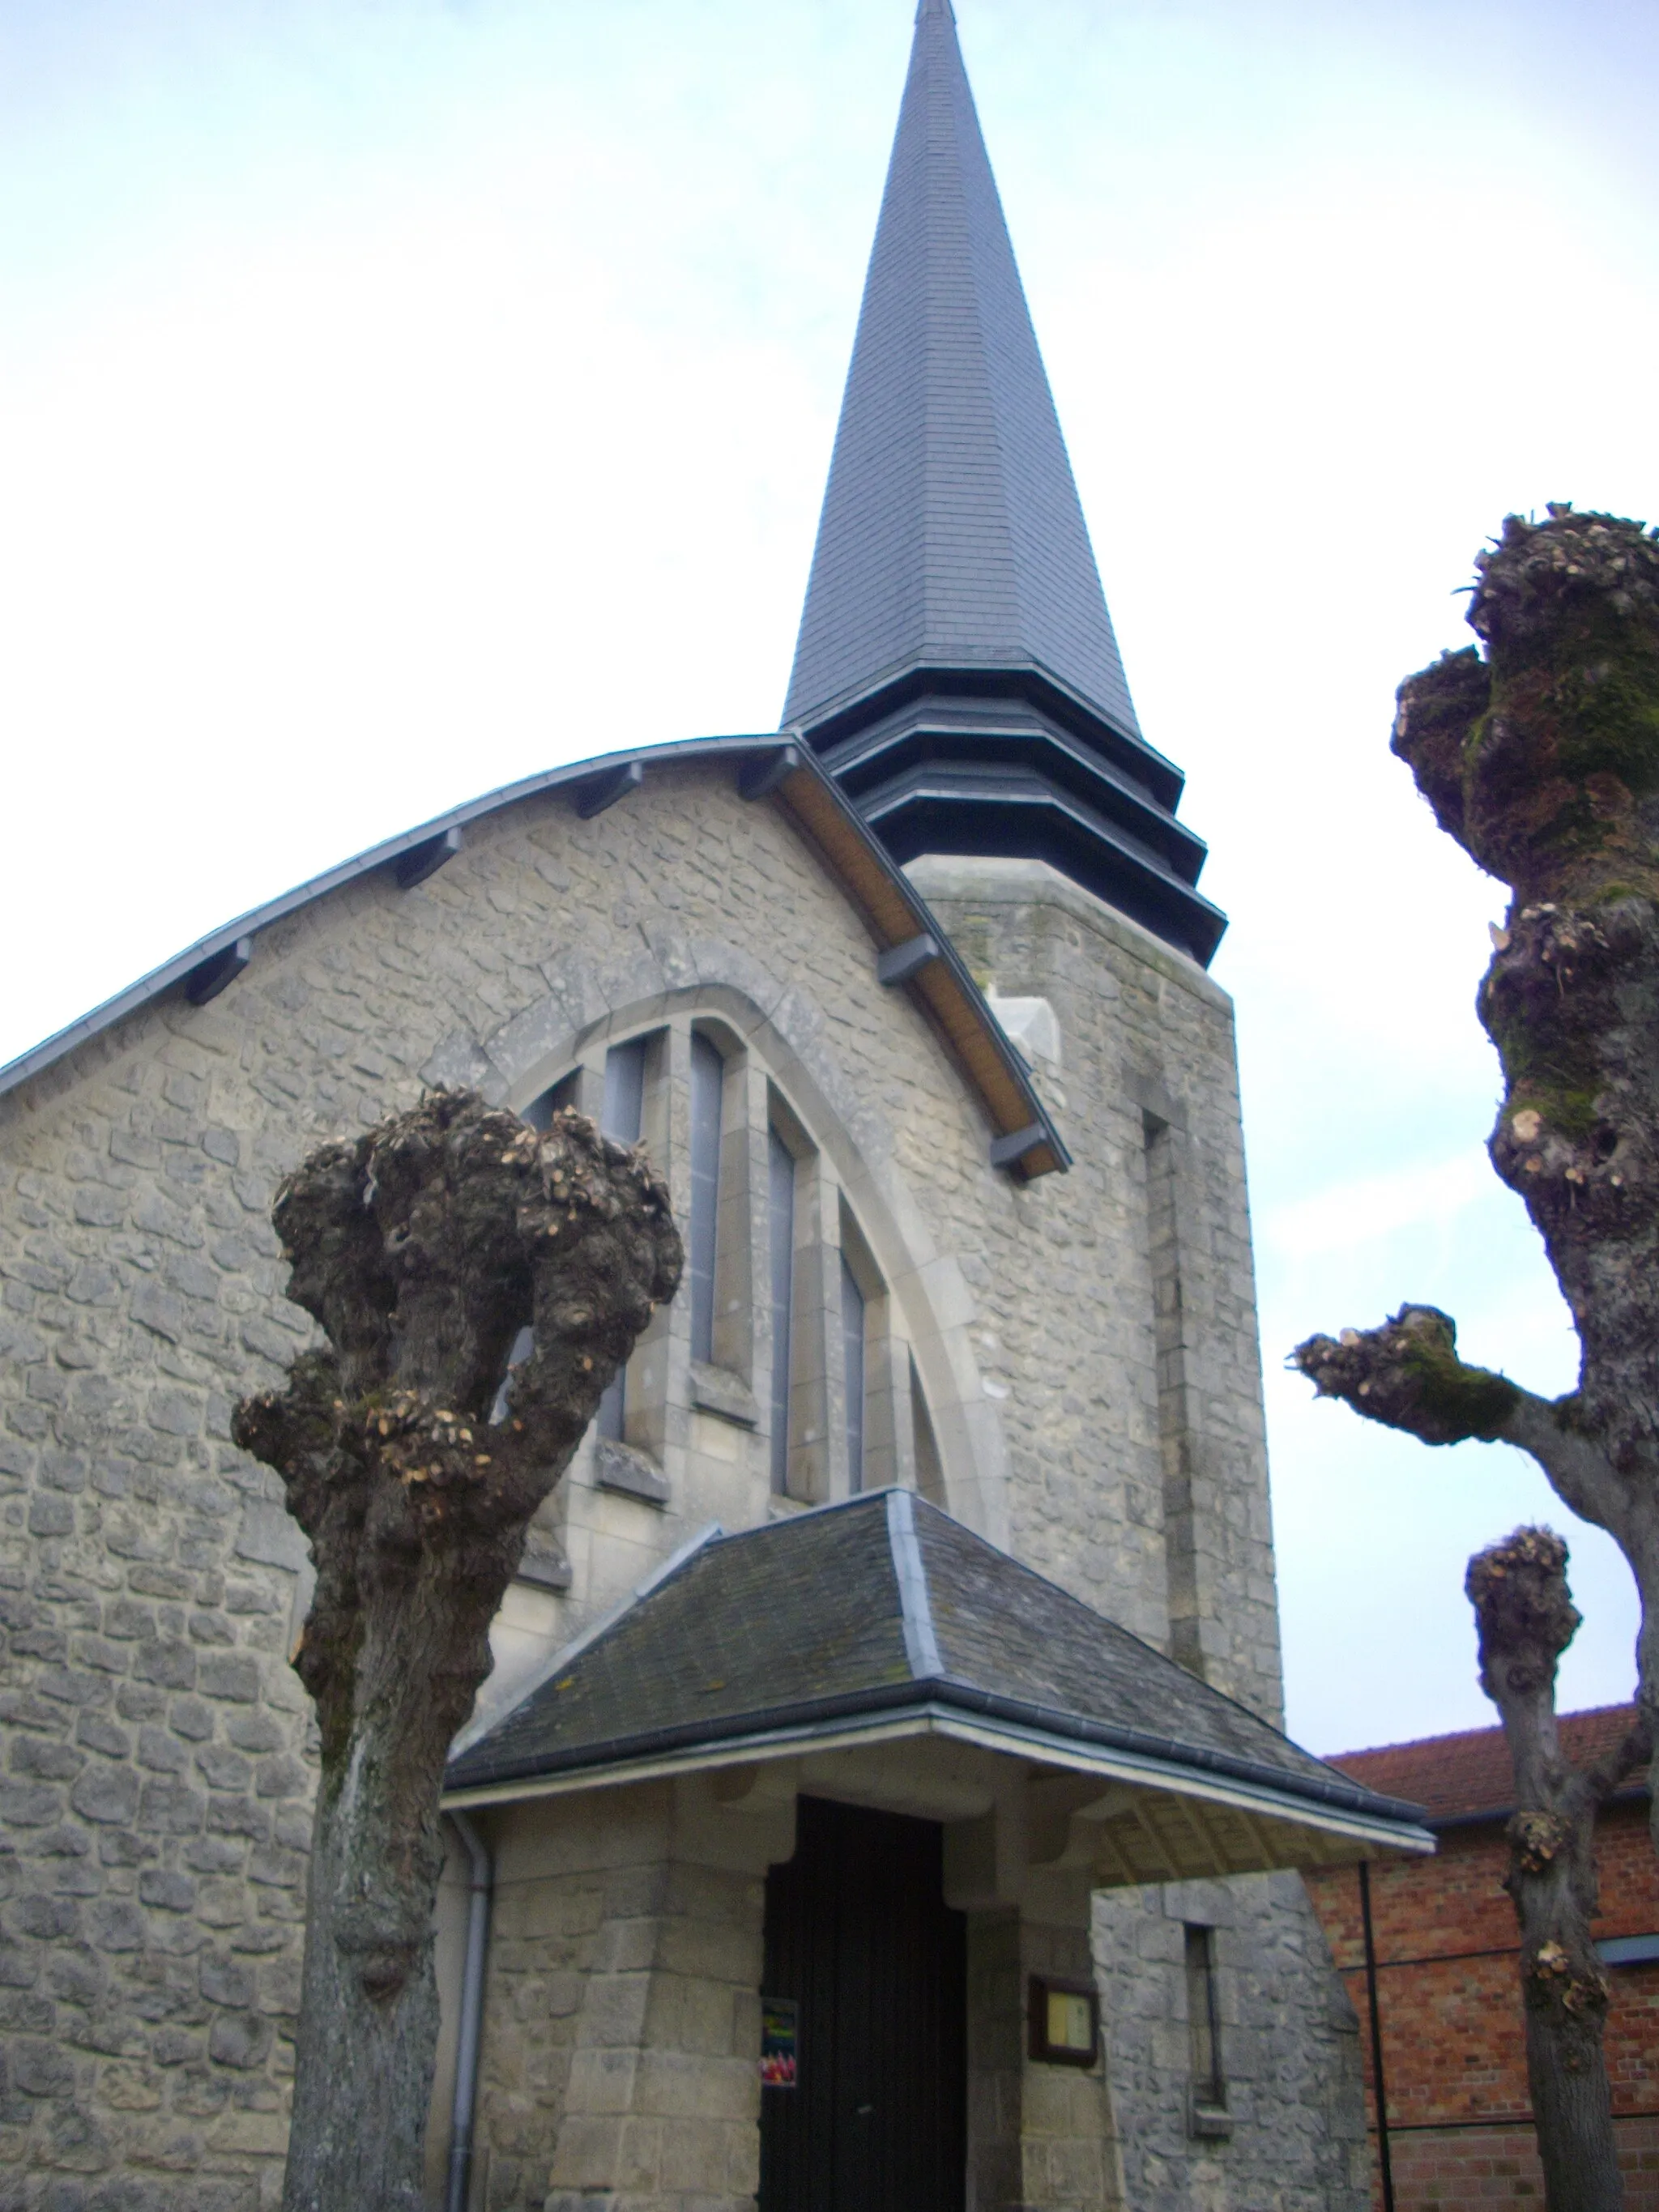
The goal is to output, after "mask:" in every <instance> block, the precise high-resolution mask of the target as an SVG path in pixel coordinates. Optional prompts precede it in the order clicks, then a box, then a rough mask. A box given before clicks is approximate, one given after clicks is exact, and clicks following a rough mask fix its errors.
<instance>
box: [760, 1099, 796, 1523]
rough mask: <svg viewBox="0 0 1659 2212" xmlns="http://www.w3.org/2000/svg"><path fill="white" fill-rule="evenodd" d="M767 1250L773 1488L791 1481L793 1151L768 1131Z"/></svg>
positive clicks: (782, 1490) (779, 1492) (779, 1493)
mask: <svg viewBox="0 0 1659 2212" xmlns="http://www.w3.org/2000/svg"><path fill="white" fill-rule="evenodd" d="M767 1203H768V1209H769V1211H768V1219H767V1256H768V1273H769V1277H770V1285H769V1287H770V1293H771V1301H772V1488H773V1490H774V1492H775V1494H776V1495H777V1496H778V1497H780V1498H781V1497H782V1496H783V1495H784V1493H785V1492H787V1489H788V1487H789V1358H790V1345H789V1319H790V1308H791V1305H792V1304H793V1297H794V1281H795V1156H794V1154H793V1152H791V1151H790V1149H789V1147H788V1146H787V1145H786V1144H785V1143H784V1141H783V1139H782V1138H781V1136H779V1134H778V1133H777V1131H776V1130H775V1129H772V1130H769V1132H768V1135H767Z"/></svg>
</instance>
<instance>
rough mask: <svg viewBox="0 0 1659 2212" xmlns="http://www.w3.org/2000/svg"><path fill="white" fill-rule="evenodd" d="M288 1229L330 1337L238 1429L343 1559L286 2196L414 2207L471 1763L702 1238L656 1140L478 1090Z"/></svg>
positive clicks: (412, 2211) (332, 1622) (341, 1171)
mask: <svg viewBox="0 0 1659 2212" xmlns="http://www.w3.org/2000/svg"><path fill="white" fill-rule="evenodd" d="M272 1218H273V1219H274V1221H275V1223H276V1231H277V1235H278V1236H279V1237H280V1238H281V1240H282V1243H283V1251H284V1252H285V1254H286V1255H287V1256H288V1258H289V1261H291V1263H292V1271H293V1272H292V1277H291V1279H290V1282H289V1292H288V1295H289V1297H291V1298H292V1299H294V1300H295V1303H296V1304H299V1305H301V1306H303V1307H304V1308H305V1310H306V1311H307V1313H309V1314H311V1315H312V1316H313V1317H314V1318H315V1319H316V1320H317V1321H318V1322H320V1323H321V1325H322V1327H323V1328H324V1330H325V1333H326V1335H327V1337H328V1349H327V1350H325V1351H319V1352H307V1353H305V1354H304V1355H302V1356H301V1358H298V1359H296V1360H295V1362H294V1364H293V1366H292V1368H291V1369H290V1370H289V1383H288V1387H287V1389H284V1390H283V1391H280V1392H270V1393H267V1394H264V1395H260V1396H258V1397H255V1398H250V1399H248V1400H246V1401H244V1403H243V1404H242V1405H241V1406H240V1407H238V1409H237V1413H236V1417H235V1422H234V1434H235V1437H236V1441H237V1443H239V1444H240V1445H241V1446H242V1448H243V1449H244V1450H246V1451H248V1452H251V1453H252V1455H254V1456H255V1457H256V1458H258V1459H261V1460H263V1461H264V1462H266V1464H267V1465H269V1466H270V1467H273V1468H276V1471H277V1473H278V1474H280V1475H281V1476H282V1478H283V1485H284V1487H285V1490H286V1492H287V1501H288V1507H289V1512H290V1513H292V1514H293V1516H294V1517H295V1520H296V1521H298V1522H299V1523H300V1525H301V1528H303V1529H304V1530H305V1532H306V1534H307V1536H309V1537H310V1539H311V1543H312V1551H313V1557H314V1559H315V1560H316V1563H317V1592H316V1597H315V1600H314V1601H313V1606H312V1609H311V1613H310V1616H309V1618H308V1619H307V1622H306V1626H305V1631H304V1634H303V1636H302V1638H301V1643H300V1647H299V1650H298V1653H297V1656H296V1657H295V1666H296V1668H297V1669H298V1671H299V1674H300V1676H301V1680H303V1681H304V1683H305V1685H306V1687H307V1690H309V1692H311V1695H312V1697H313V1699H314V1700H315V1701H316V1706H317V1716H318V1720H319V1726H320V1729H321V1735H322V1776H321V1782H320V1787H319V1794H318V1801H317V1818H316V1826H315V1830H314V1834H313V1850H312V1862H311V1875H310V1910H309V1917H308V1920H307V1935H306V1960H305V1974H304V1981H303V1984H302V1990H301V2008H300V2027H299V2048H298V2063H297V2069H296V2074H295V2092H294V2115H293V2123H292V2128H291V2132H290V2139H289V2160H288V2169H287V2176H286V2183H285V2191H284V2196H283V2205H284V2212H394V2208H395V2212H416V2208H417V2207H418V2206H419V2205H420V2203H421V2202H422V2188H421V2183H422V2143H423V2138H424V2134H425V2127H426V2112H427V2104H428V2099H429V2097H430V2094H431V2085H432V2074H433V2066H434V2063H435V2053H436V2047H437V2032H438V2005H437V1992H436V1988H435V1983H434V1979H433V1970H432V1911H433V1904H434V1900H435V1894H436V1889H437V1882H438V1875H439V1871H440V1869H441V1864H442V1857H443V1854H442V1847H441V1843H440V1840H439V1834H438V1802H439V1795H440V1791H441V1787H442V1781H443V1770H444V1762H445V1759H446V1756H447V1752H448V1748H449V1745H450V1742H451V1741H452V1739H453V1736H454V1735H455V1732H456V1730H457V1729H459V1727H460V1726H461V1724H462V1723H463V1722H464V1721H465V1719H466V1717H467V1716H468V1714H469V1713H470V1712H471V1709H472V1702H473V1699H474V1696H475V1694H476V1693H477V1688H478V1685H479V1684H480V1683H481V1682H482V1681H483V1679H484V1677H485V1675H486V1674H488V1673H489V1666H490V1658H489V1624H490V1621H491V1620H492V1619H493V1618H494V1615H495V1610H496V1607H498V1605H499V1604H500V1602H501V1597H502V1595H503V1593H504V1592H505V1590H506V1589H507V1584H508V1583H509V1582H510V1581H511V1579H512V1577H513V1571H514V1569H515V1568H516V1567H517V1565H518V1563H519V1559H520V1555H521V1553H522V1552H523V1549H524V1541H525V1534H526V1528H527V1527H528V1525H529V1522H530V1518H531V1516H532V1514H533V1513H534V1511H535V1510H536V1508H537V1507H538V1505H539V1504H541V1502H542V1501H543V1499H544V1498H546V1496H547V1495H548V1493H549V1492H550V1490H551V1489H552V1487H553V1486H554V1484H555V1483H556V1481H557V1480H558V1478H559V1476H560V1475H561V1474H562V1473H563V1471H564V1468H565V1467H566V1466H567V1465H568V1462H569V1459H570V1456H571V1454H572V1453H573V1452H574V1449H575V1447H576V1445H577V1443H578V1442H579V1441H580V1437H581V1436H582V1433H583V1431H585V1430H586V1427H587V1425H588V1423H589V1422H590V1421H591V1420H592V1418H593V1414H594V1413H595V1411H596V1410H597V1408H598V1406H599V1395H600V1393H601V1392H602V1391H603V1389H605V1384H606V1383H608V1382H609V1380H610V1378H611V1375H612V1374H613V1372H614V1371H615V1370H616V1368H617V1365H618V1364H619V1363H620V1362H621V1361H622V1360H623V1359H624V1358H626V1357H627V1354H628V1352H629V1350H630V1349H631V1347H632V1346H633V1344H634V1342H635V1339H636V1338H637V1337H638V1335H639V1334H640V1332H641V1329H643V1328H644V1327H645V1325H646V1322H647V1320H648V1318H649V1316H650V1314H651V1310H652V1307H653V1304H655V1303H658V1302H659V1301H661V1300H663V1299H665V1298H668V1297H672V1295H673V1293H674V1290H675V1288H676V1286H677V1285H678V1279H679V1273H680V1265H681V1255H680V1243H679V1237H678V1234H677V1232H676V1231H675V1228H674V1225H673V1221H672V1218H671V1215H670V1212H669V1207H668V1200H667V1194H666V1193H665V1191H664V1189H663V1188H662V1186H661V1185H660V1184H659V1182H656V1181H655V1180H654V1179H653V1176H652V1175H651V1172H650V1169H649V1167H648V1165H647V1162H646V1159H645V1157H644V1155H643V1154H642V1153H641V1152H628V1151H625V1150H624V1149H623V1147H621V1146H617V1145H614V1144H612V1143H611V1142H610V1141H609V1140H608V1139H605V1138H603V1137H601V1136H600V1135H599V1132H598V1131H597V1130H596V1129H595V1128H594V1127H593V1126H592V1123H591V1122H588V1121H583V1120H581V1119H580V1117H578V1116H577V1115H574V1114H562V1115H557V1116H556V1118H555V1121H554V1123H553V1126H552V1127H551V1129H550V1130H549V1131H548V1132H547V1133H545V1134H538V1133H537V1132H536V1131H535V1130H533V1129H531V1128H527V1127H526V1126H525V1124H524V1123H523V1122H521V1121H519V1119H518V1118H517V1117H516V1115H512V1114H507V1113H502V1112H498V1111H495V1110H493V1109H490V1108H489V1107H487V1106H486V1105H485V1104H484V1103H483V1100H482V1099H480V1098H478V1097H477V1096H476V1095H475V1094H473V1093H471V1092H468V1091H436V1092H434V1093H433V1094H431V1095H430V1096H429V1097H427V1098H426V1099H424V1100H423V1101H422V1103H421V1104H420V1105H419V1106H418V1107H416V1108H415V1109H413V1110H412V1111H411V1112H410V1113H407V1114H402V1115H397V1116H396V1117H394V1118H393V1119H392V1120H390V1121H385V1122H382V1123H381V1124H380V1126H379V1127H377V1128H374V1129H372V1130H370V1131H369V1132H368V1133H367V1134H366V1135H364V1136H362V1137H360V1138H358V1139H356V1142H355V1143H350V1144H334V1145H327V1146H324V1147H323V1148H322V1149H321V1150H320V1151H319V1152H314V1153H313V1155H312V1156H311V1158H309V1159H307V1161H306V1162H305V1164H304V1165H303V1166H302V1167H301V1168H299V1169H298V1170H296V1171H295V1174H293V1175H292V1176H289V1179H288V1180H287V1182H285V1183H284V1184H283V1187H282V1188H281V1189H280V1190H279V1192H278V1193H277V1196H276V1205H275V1207H274V1209H273V1215H272ZM526 1325H529V1326H530V1327H532V1328H533V1330H534V1332H535V1346H534V1350H533V1352H532V1355H531V1357H530V1358H528V1359H527V1360H526V1361H525V1362H524V1363H523V1364H520V1365H519V1366H518V1367H516V1368H514V1369H513V1382H512V1389H511V1394H510V1403H509V1406H508V1409H507V1413H506V1416H505V1418H504V1419H501V1421H500V1422H498V1423H497V1424H496V1425H493V1426H492V1425H491V1421H490V1414H491V1408H492V1406H493V1405H494V1403H495V1400H496V1395H497V1392H498V1390H499V1389H500V1387H501V1379H502V1376H503V1375H504V1374H505V1373H506V1370H507V1357H508V1352H509V1348H510V1347H511V1346H512V1344H513V1338H514V1337H515V1336H516V1334H518V1332H519V1330H520V1328H524V1327H526Z"/></svg>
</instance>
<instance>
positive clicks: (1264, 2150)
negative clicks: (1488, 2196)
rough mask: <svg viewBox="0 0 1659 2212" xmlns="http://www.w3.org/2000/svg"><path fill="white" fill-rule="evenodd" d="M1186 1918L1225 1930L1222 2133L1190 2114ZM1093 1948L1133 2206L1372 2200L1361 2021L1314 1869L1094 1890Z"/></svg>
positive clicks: (1288, 2209) (1193, 2208)
mask: <svg viewBox="0 0 1659 2212" xmlns="http://www.w3.org/2000/svg"><path fill="white" fill-rule="evenodd" d="M1188 1923H1193V1924H1195V1925H1199V1926H1204V1927H1208V1928H1211V1929H1214V1931H1215V1936H1214V1942H1215V1948H1216V1956H1217V1977H1216V1978H1217V1994H1218V2000H1219V2012H1220V2028H1221V2036H1220V2040H1221V2054H1222V2057H1221V2063H1222V2071H1223V2074H1224V2076H1225V2082H1226V2093H1227V2111H1228V2116H1229V2118H1230V2119H1231V2133H1230V2134H1229V2135H1227V2136H1224V2137H1211V2138H1208V2139H1206V2138H1203V2137H1200V2136H1197V2135H1196V2134H1195V2133H1194V2129H1193V2124H1192V2102H1191V2084H1192V2057H1191V2043H1190V2029H1189V2026H1188V2011H1187V1990H1186V1978H1185V1974H1184V1971H1183V1950H1184V1938H1183V1930H1184V1929H1185V1927H1186V1926H1187V1924H1188ZM1095 1960H1096V1967H1097V1972H1098V1974H1099V1977H1100V1984H1101V1991H1102V2015H1103V2018H1102V2032H1103V2036H1104V2038H1105V2043H1106V2069H1107V2075H1108V2079H1109V2081H1110V2083H1111V2092H1112V2107H1113V2112H1114V2114H1115V2118H1116V2123H1117V2130H1118V2137H1119V2141H1120V2142H1121V2146H1122V2153H1123V2166H1124V2196H1125V2202H1126V2203H1127V2204H1128V2205H1130V2206H1132V2207H1133V2208H1134V2212H1257V2208H1259V2207H1264V2206H1269V2205H1270V2206H1272V2207H1273V2212H1361V2208H1363V2207H1364V2205H1365V2204H1366V2203H1367V2201H1368V2193H1369V2179H1370V2175H1369V2166H1370V2154H1369V2151H1368V2148H1367V2143H1366V2135H1365V2108H1364V2092H1363V2089H1362V2087H1361V2081H1360V2069H1359V2033H1358V2021H1357V2020H1356V2018H1355V2016H1354V2012H1353V2008H1352V2005H1351V2004H1350V2003H1349V2002H1348V2000H1347V1997H1346V1994H1345V1992H1344V1990H1343V1987H1342V1984H1341V1982H1340V1979H1339V1978H1338V1977H1337V1975H1336V1973H1335V1972H1334V1969H1333V1967H1332V1966H1331V1960H1330V1954H1329V1952H1328V1949H1327V1948H1326V1946H1325V1941H1324V1937H1323V1936H1322V1933H1321V1931H1320V1927H1319V1923H1318V1921H1317V1920H1316V1918H1315V1917H1314V1913H1313V1911H1312V1908H1311V1906H1310V1904H1309V1902H1308V1897H1307V1893H1306V1891H1305V1889H1304V1887H1303V1883H1302V1879H1301V1877H1300V1875H1294V1874H1277V1875H1249V1876H1247V1877H1245V1878H1243V1879H1240V1880H1235V1881H1209V1882H1178V1883H1175V1882H1172V1883H1167V1884H1164V1885H1163V1886H1162V1887H1152V1888H1147V1889H1143V1890H1115V1891H1112V1892H1111V1893H1109V1894H1108V1895H1106V1896H1103V1897H1098V1898H1097V1899H1096V1900H1095Z"/></svg>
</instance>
